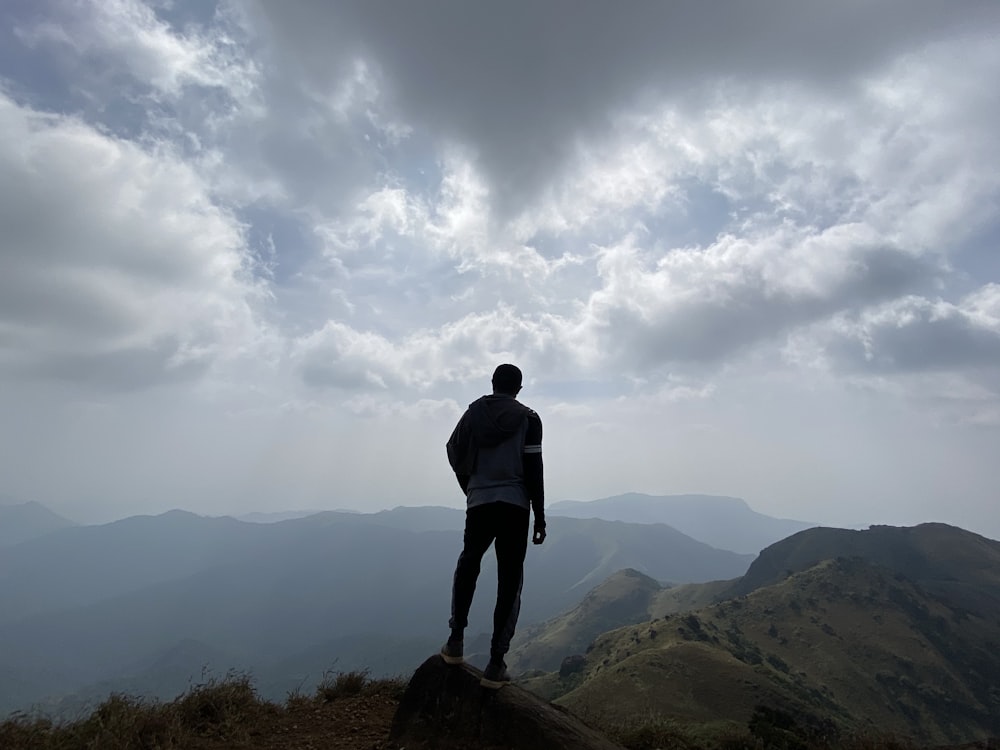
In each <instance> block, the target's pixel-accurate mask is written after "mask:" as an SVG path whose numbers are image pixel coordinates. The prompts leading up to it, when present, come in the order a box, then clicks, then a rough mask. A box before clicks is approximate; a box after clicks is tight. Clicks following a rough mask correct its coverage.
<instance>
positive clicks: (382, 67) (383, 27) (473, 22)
mask: <svg viewBox="0 0 1000 750" xmlns="http://www.w3.org/2000/svg"><path fill="white" fill-rule="evenodd" d="M258 7H259V12H260V13H261V14H262V15H264V16H266V18H267V22H268V24H269V26H270V28H271V29H272V31H273V34H274V37H273V38H274V40H275V44H276V46H277V47H279V48H280V49H282V50H284V51H285V53H286V54H294V55H295V57H296V59H297V60H298V61H299V63H300V64H301V66H302V70H303V73H304V74H305V75H306V76H308V77H309V78H310V79H312V80H321V79H323V78H324V77H327V76H328V75H329V71H330V66H331V63H334V64H335V65H336V63H337V59H338V57H340V58H341V59H343V58H351V57H362V58H363V59H365V60H367V61H368V62H369V64H370V65H371V66H372V68H373V70H376V71H377V74H378V75H379V79H380V81H381V87H382V89H383V90H384V92H385V94H386V96H387V97H388V99H389V100H390V101H391V102H392V103H393V106H394V108H395V110H396V111H397V112H399V113H400V114H399V117H400V119H402V120H403V121H405V122H407V123H408V124H410V125H411V126H412V127H415V128H419V129H421V130H425V131H427V132H431V133H434V134H435V135H436V137H437V138H438V139H440V140H444V141H454V142H457V143H459V144H461V145H463V146H465V147H468V148H469V149H471V151H472V152H473V153H474V154H475V155H476V157H477V159H478V160H479V162H480V163H481V164H482V166H483V169H484V171H485V173H486V175H487V179H488V181H489V183H490V186H491V189H492V192H493V195H494V200H495V201H496V204H497V207H498V209H499V212H500V213H501V214H502V215H507V214H509V213H510V212H511V210H519V209H520V208H523V206H524V205H525V204H526V203H527V202H529V201H531V200H533V199H534V198H535V197H537V195H538V194H539V192H540V190H541V189H542V188H543V186H544V185H545V184H547V183H548V182H549V181H550V180H551V178H552V176H553V175H554V174H559V173H560V172H561V171H562V168H563V166H564V164H565V162H566V160H567V159H569V158H571V157H572V155H573V154H574V148H575V144H576V142H577V141H578V140H580V139H582V140H589V139H592V138H593V137H594V136H595V134H600V133H601V132H603V131H604V130H605V129H606V123H607V118H608V116H609V114H610V113H611V112H613V111H618V110H621V109H624V108H629V107H631V106H633V105H634V104H635V102H636V101H637V100H639V99H641V98H642V97H644V96H650V95H654V96H663V95H669V96H676V95H689V94H691V93H697V92H700V91H703V90H704V88H705V87H706V85H711V84H713V83H714V82H716V81H718V80H721V79H730V80H735V81H739V82H741V84H743V83H750V84H757V83H764V82H774V81H793V82H801V83H805V84H806V85H807V86H809V87H823V88H836V87H843V86H845V85H847V84H848V82H849V81H850V80H851V79H852V78H853V77H854V76H856V75H858V74H859V73H863V72H868V71H870V70H872V69H877V68H878V67H879V66H880V65H882V64H884V63H885V62H886V61H890V60H892V59H893V58H894V57H895V56H896V55H897V54H898V53H899V52H900V51H901V50H906V49H914V48H919V47H921V46H922V45H923V44H924V43H925V42H926V41H927V40H929V39H930V38H940V37H941V36H947V35H952V34H959V33H963V32H968V31H971V30H975V29H976V28H977V24H978V23H981V22H986V21H988V20H991V19H992V20H994V21H995V19H996V14H997V9H996V6H995V5H993V4H992V3H989V2H966V3H963V5H962V10H961V11H957V10H956V9H954V8H951V7H948V8H945V7H942V6H940V5H939V4H936V3H933V2H917V3H913V2H903V1H902V0H890V1H888V2H882V3H879V4H877V5H874V6H873V5H870V4H861V3H846V4H845V3H838V4H830V5H826V6H824V7H823V8H817V7H814V6H803V5H801V4H800V3H796V2H793V1H792V0H774V1H772V2H766V3H763V4H754V5H747V4H745V3H739V2H729V3H725V4H724V5H723V6H718V5H705V4H702V3H696V2H682V3H670V4H655V3H654V4H629V5H628V7H618V6H616V7H614V8H611V7H609V6H607V5H605V4H602V3H598V2H592V1H588V2H582V3H580V2H553V3H546V4H544V6H539V5H538V4H537V3H534V2H529V1H528V0H518V1H516V2H509V3H504V4H503V6H502V7H501V6H496V7H493V6H483V5H456V4H455V3H451V2H443V1H441V2H426V3H420V4H417V5H412V4H407V5H405V6H404V7H400V6H399V5H398V4H396V3H385V2H369V1H365V2H348V3H338V4H336V5H335V6H332V5H329V4H326V3H322V2H316V1H315V0H296V1H295V2H290V3H283V4H282V6H281V9H280V11H278V10H277V9H276V6H272V5H270V4H267V3H259V5H258ZM292 50H294V53H292ZM332 50H339V52H331V51H332Z"/></svg>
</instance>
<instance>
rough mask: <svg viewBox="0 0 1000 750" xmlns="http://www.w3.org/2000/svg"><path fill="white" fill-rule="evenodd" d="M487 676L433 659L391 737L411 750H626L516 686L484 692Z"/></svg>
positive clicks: (415, 681)
mask: <svg viewBox="0 0 1000 750" xmlns="http://www.w3.org/2000/svg"><path fill="white" fill-rule="evenodd" d="M482 675H483V673H482V672H480V671H479V670H478V669H476V668H474V667H471V666H469V665H468V664H464V665H462V666H449V665H447V664H445V663H444V660H443V659H441V657H440V656H437V655H435V656H432V657H431V658H429V659H428V660H427V661H425V662H424V663H423V664H421V665H420V667H418V668H417V671H416V672H414V673H413V678H412V679H411V680H410V684H409V685H408V686H407V688H406V692H405V693H404V694H403V697H402V699H401V700H400V702H399V708H398V709H397V711H396V715H395V717H394V718H393V720H392V729H391V730H390V732H389V741H390V747H391V748H393V750H396V749H397V748H404V747H405V748H406V750H429V749H430V748H440V750H459V749H461V750H465V748H479V749H481V750H500V748H504V749H506V748H510V749H511V750H513V749H514V748H516V749H517V750H622V747H621V746H620V745H617V744H615V743H614V742H612V741H611V740H609V739H607V738H606V737H605V736H604V735H602V734H601V733H600V732H597V731H596V730H594V729H591V728H590V727H588V726H587V725H586V724H584V723H583V722H582V721H580V720H579V719H577V718H576V717H574V716H572V715H570V714H569V713H568V712H567V711H566V709H564V708H561V707H559V706H554V705H552V704H551V703H546V702H545V701H543V700H542V699H541V698H539V697H537V696H535V695H533V694H531V693H529V692H528V691H527V690H523V689H522V688H519V687H517V686H516V685H505V686H504V687H502V688H500V689H499V690H490V689H488V688H484V687H482V686H480V684H479V680H480V678H482Z"/></svg>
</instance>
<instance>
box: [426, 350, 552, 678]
mask: <svg viewBox="0 0 1000 750" xmlns="http://www.w3.org/2000/svg"><path fill="white" fill-rule="evenodd" d="M520 390H521V371H520V370H519V369H518V368H517V367H515V366H514V365H510V364H503V365H500V366H499V367H497V368H496V370H495V371H494V372H493V394H492V395H489V396H483V397H482V398H479V399H477V400H476V401H473V402H472V403H471V404H469V408H468V409H467V410H466V411H465V414H463V415H462V418H461V419H460V420H459V421H458V424H457V425H456V426H455V430H454V432H452V433H451V437H450V438H449V440H448V445H447V448H448V462H449V463H450V464H451V468H452V469H454V471H455V476H456V478H457V479H458V484H459V486H460V487H461V488H462V492H464V493H465V497H466V501H467V504H468V507H467V509H466V512H465V535H464V541H463V548H462V554H461V555H459V557H458V565H457V566H456V567H455V577H454V581H453V584H452V591H451V619H450V620H449V621H448V625H449V626H450V627H451V636H450V637H449V638H448V641H447V642H446V643H445V644H444V646H442V647H441V656H442V658H443V659H444V660H445V661H446V662H447V663H448V664H461V663H463V662H464V661H465V659H464V632H465V628H466V627H467V626H468V624H469V608H470V607H471V606H472V597H473V594H475V591H476V580H477V579H478V578H479V566H480V563H481V562H482V559H483V555H484V554H485V553H486V550H487V549H489V546H490V544H493V545H494V550H495V552H496V556H497V601H496V608H495V609H494V610H493V640H492V641H491V642H490V661H489V664H488V665H487V666H486V670H485V671H484V672H483V679H482V684H483V686H485V687H489V688H499V687H502V686H503V685H504V684H505V683H507V682H510V675H509V674H508V672H507V665H506V664H505V663H504V655H506V653H507V651H508V650H509V649H510V639H511V638H512V637H513V635H514V628H515V627H516V626H517V616H518V614H519V613H520V611H521V584H522V582H523V579H524V556H525V553H526V552H527V549H528V520H529V508H530V510H531V511H532V512H534V515H535V523H534V530H533V534H532V542H534V543H535V544H541V543H542V542H544V541H545V487H544V482H543V477H542V420H541V419H540V418H539V417H538V415H537V414H536V413H535V412H534V411H532V410H531V409H529V408H528V407H527V406H525V405H524V404H522V403H520V402H519V401H517V399H516V398H515V396H517V394H518V393H519V392H520Z"/></svg>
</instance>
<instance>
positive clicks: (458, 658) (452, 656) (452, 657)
mask: <svg viewBox="0 0 1000 750" xmlns="http://www.w3.org/2000/svg"><path fill="white" fill-rule="evenodd" d="M464 646H465V644H464V643H462V641H452V640H449V641H448V642H447V643H445V644H444V645H443V646H442V647H441V658H442V659H444V663H445V664H465V648H464Z"/></svg>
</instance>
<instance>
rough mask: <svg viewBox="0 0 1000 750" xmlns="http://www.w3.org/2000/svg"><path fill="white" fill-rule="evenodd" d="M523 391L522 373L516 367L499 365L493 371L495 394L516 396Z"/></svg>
mask: <svg viewBox="0 0 1000 750" xmlns="http://www.w3.org/2000/svg"><path fill="white" fill-rule="evenodd" d="M520 390H521V371H520V370H519V369H518V368H517V367H515V366H514V365H507V364H504V365H499V366H498V367H497V369H495V370H494V371H493V392H494V393H504V394H506V395H508V396H516V395H517V393H518V391H520Z"/></svg>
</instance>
